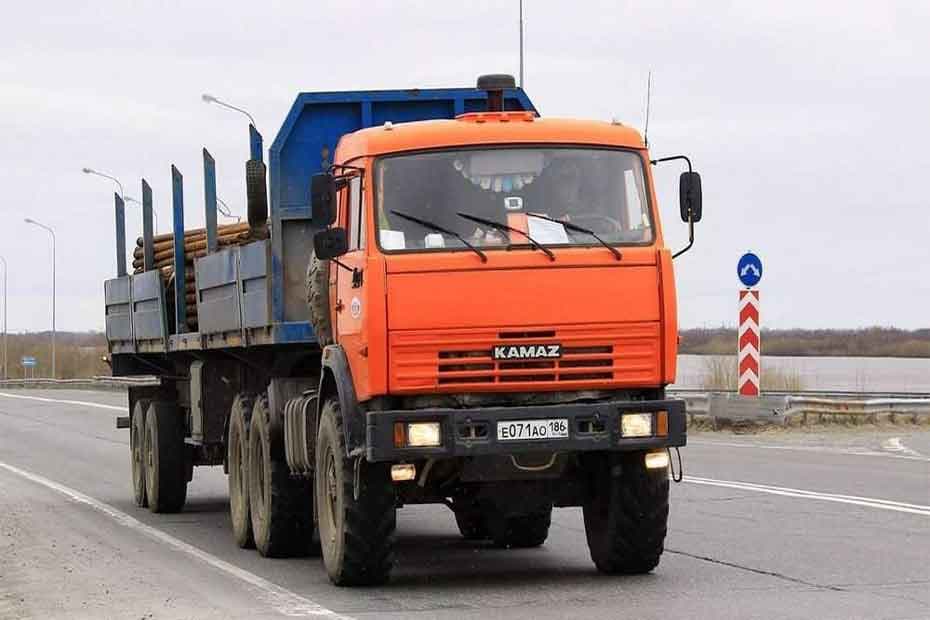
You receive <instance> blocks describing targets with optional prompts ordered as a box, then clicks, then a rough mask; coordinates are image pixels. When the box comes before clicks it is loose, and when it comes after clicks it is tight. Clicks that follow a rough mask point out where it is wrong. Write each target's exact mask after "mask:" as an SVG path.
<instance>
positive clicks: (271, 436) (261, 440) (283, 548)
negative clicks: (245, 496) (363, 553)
mask: <svg viewBox="0 0 930 620" xmlns="http://www.w3.org/2000/svg"><path fill="white" fill-rule="evenodd" d="M249 506H250V511H251V518H252V533H253V536H254V539H255V548H256V549H258V552H259V553H260V554H262V555H263V556H265V557H269V558H282V557H297V556H305V555H309V554H310V553H311V552H312V551H313V487H312V484H311V482H310V481H309V480H307V479H304V478H292V477H291V471H290V469H289V468H288V466H287V462H286V460H285V456H284V432H283V429H282V428H281V424H280V423H277V422H276V421H273V420H272V417H271V411H270V409H269V407H268V397H267V396H266V395H264V394H263V395H261V396H258V397H257V398H256V399H255V406H254V408H253V409H252V420H251V422H250V425H249Z"/></svg>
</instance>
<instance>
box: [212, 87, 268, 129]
mask: <svg viewBox="0 0 930 620" xmlns="http://www.w3.org/2000/svg"><path fill="white" fill-rule="evenodd" d="M200 98H201V99H203V102H204V103H215V104H216V105H218V106H222V107H224V108H227V109H229V110H233V111H235V112H239V113H240V114H244V115H245V116H246V117H248V119H249V122H250V123H252V126H253V127H257V126H258V125H257V124H256V123H255V119H254V118H252V115H251V114H249V113H248V112H247V111H246V110H243V109H242V108H237V107H236V106H234V105H232V104H231V103H226V102H225V101H221V100H219V99H217V98H216V97H214V96H213V95H210V94H207V93H204V94H202V95H201V96H200Z"/></svg>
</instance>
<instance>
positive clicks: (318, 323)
mask: <svg viewBox="0 0 930 620" xmlns="http://www.w3.org/2000/svg"><path fill="white" fill-rule="evenodd" d="M310 252H311V254H310V264H309V265H308V267H307V308H308V310H309V313H310V325H311V326H312V327H313V333H315V334H316V339H317V342H319V343H320V346H321V347H325V346H326V345H328V344H332V343H333V323H332V318H331V317H330V314H329V261H328V260H320V259H318V258H317V257H316V254H315V253H313V250H311V251H310Z"/></svg>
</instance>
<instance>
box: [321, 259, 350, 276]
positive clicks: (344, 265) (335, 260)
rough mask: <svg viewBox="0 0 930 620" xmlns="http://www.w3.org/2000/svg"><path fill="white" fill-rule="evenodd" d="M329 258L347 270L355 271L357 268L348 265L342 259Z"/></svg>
mask: <svg viewBox="0 0 930 620" xmlns="http://www.w3.org/2000/svg"><path fill="white" fill-rule="evenodd" d="M328 260H330V261H332V262H334V263H336V264H337V265H339V266H340V267H342V268H343V269H345V270H346V271H351V272H353V273H354V272H355V268H354V267H349V266H348V265H346V264H345V263H344V262H342V261H341V260H339V259H336V258H330V259H328Z"/></svg>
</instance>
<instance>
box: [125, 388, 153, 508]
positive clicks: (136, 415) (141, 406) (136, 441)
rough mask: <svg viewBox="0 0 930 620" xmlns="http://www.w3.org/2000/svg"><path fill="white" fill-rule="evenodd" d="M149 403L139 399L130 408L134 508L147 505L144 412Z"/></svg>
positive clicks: (130, 447) (130, 448)
mask: <svg viewBox="0 0 930 620" xmlns="http://www.w3.org/2000/svg"><path fill="white" fill-rule="evenodd" d="M148 407H149V401H148V400H144V399H140V400H137V401H136V404H135V406H134V407H133V408H132V423H131V425H130V430H129V451H130V454H131V458H132V500H133V502H135V504H136V506H140V507H142V508H145V507H146V506H148V505H149V499H148V495H147V494H146V492H145V449H144V448H145V446H144V443H145V410H146V409H148Z"/></svg>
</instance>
